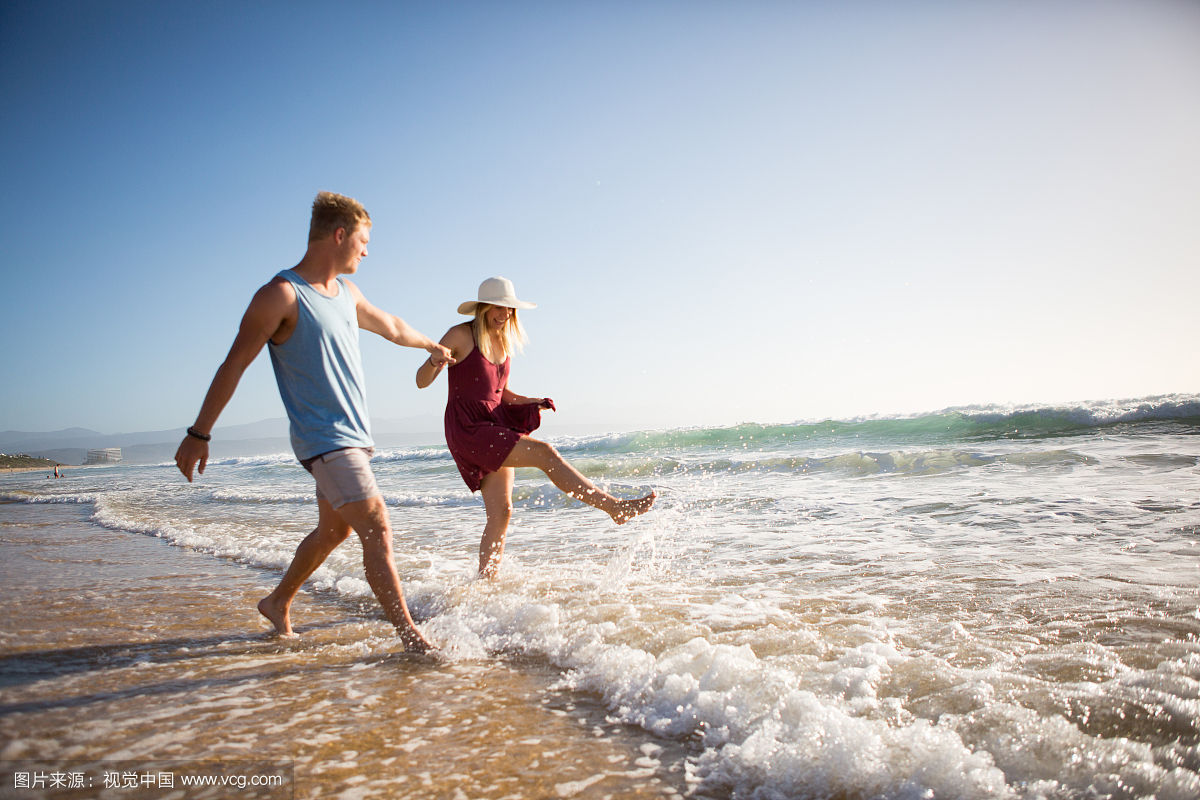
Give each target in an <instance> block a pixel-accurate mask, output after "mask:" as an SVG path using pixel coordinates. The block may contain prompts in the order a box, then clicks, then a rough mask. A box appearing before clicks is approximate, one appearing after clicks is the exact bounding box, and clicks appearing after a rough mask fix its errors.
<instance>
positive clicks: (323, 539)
mask: <svg viewBox="0 0 1200 800" xmlns="http://www.w3.org/2000/svg"><path fill="white" fill-rule="evenodd" d="M317 508H318V518H317V527H316V528H313V531H312V533H310V534H309V535H308V536H306V537H304V541H302V542H300V546H299V547H297V548H296V555H295V557H294V558H292V563H291V564H289V565H288V568H287V572H285V573H284V575H283V580H281V581H280V582H279V585H278V586H277V587H275V591H273V592H271V593H270V594H269V595H267V596H266V597H264V598H263V599H262V600H259V601H258V610H259V613H261V614H262V615H263V616H264V617H266V618H267V619H269V620H270V621H271V624H272V625H274V626H275V631H276V632H277V633H279V634H280V635H282V636H290V635H292V621H291V609H292V601H293V600H295V599H296V594H297V593H298V592H299V591H300V587H301V586H303V585H304V582H305V581H306V580H308V579H309V577H310V576H311V575H312V574H313V573H314V572H316V571H317V567H319V566H321V564H323V563H324V562H325V559H326V558H329V554H330V553H332V552H333V551H334V549H335V548H336V547H337V546H338V545H339V544H341V543H342V542H344V541H346V537H348V536H349V535H350V530H351V528H350V525H349V523H347V522H346V521H345V520H344V519H342V518H341V516H339V515H338V513H337V512H336V511H334V510H333V506H331V505H329V503H328V501H326V500H318V501H317Z"/></svg>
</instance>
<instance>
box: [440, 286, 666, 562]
mask: <svg viewBox="0 0 1200 800" xmlns="http://www.w3.org/2000/svg"><path fill="white" fill-rule="evenodd" d="M536 307H537V306H536V305H535V304H534V303H529V302H526V301H524V300H519V299H517V295H516V290H515V288H514V287H513V284H512V281H510V280H508V279H507V278H503V277H496V278H488V279H487V280H485V281H484V282H483V283H482V284H480V286H479V293H478V295H477V299H476V300H468V301H467V302H465V303H462V304H461V305H459V307H458V313H460V314H465V315H468V316H471V317H472V320H471V321H470V322H463V323H461V324H458V325H455V326H453V327H452V328H450V330H448V331H447V332H446V335H445V336H443V337H442V340H441V343H442V345H444V346H445V347H446V348H447V350H449V352H450V356H451V357H450V358H449V359H445V360H443V361H441V362H439V361H438V360H436V359H434V358H432V357H431V358H429V359H427V360H426V361H425V363H423V364H422V365H421V366H420V368H419V369H418V370H417V387H418V388H421V389H424V388H425V387H427V386H429V385H430V384H432V383H433V382H434V380H435V379H436V378H437V376H438V375H439V374H440V373H441V371H442V368H443V367H444V366H445V365H447V364H449V365H450V369H449V371H448V372H447V376H446V379H447V381H448V382H449V394H448V399H447V401H446V416H445V427H446V446H447V447H448V448H450V454H451V455H452V456H453V457H454V463H455V464H456V465H458V471H459V473H460V474H461V475H462V478H463V481H464V482H466V484H467V488H469V489H470V490H471V491H472V492H480V494H481V495H482V497H483V505H484V510H485V512H486V514H487V521H486V524H485V525H484V528H483V538H482V539H481V540H480V542H479V574H480V576H481V577H484V578H494V577H496V574H497V571H498V570H499V567H500V560H501V558H503V556H504V537H505V534H506V533H507V532H508V524H509V521H510V519H511V518H512V489H513V477H514V472H515V470H516V468H517V467H536V468H537V469H540V470H541V471H542V472H544V473H546V476H547V477H548V478H550V480H551V482H552V483H553V484H554V485H555V486H557V487H558V488H559V489H561V490H562V491H563V492H565V493H566V494H569V495H570V496H571V497H574V498H576V499H578V500H582V501H583V502H584V503H587V504H588V505H590V506H592V507H594V508H598V509H600V510H601V511H603V512H604V513H606V514H608V515H609V516H610V517H612V519H613V521H614V522H616V523H617V524H618V525H621V524H624V523H625V522H628V521H629V520H630V519H633V518H634V517H636V516H637V515H639V514H644V513H645V512H647V511H649V510H650V507H651V506H652V505H654V500H655V498H656V497H657V495H656V494H655V493H654V492H651V493H650V494H648V495H645V496H644V497H639V498H636V499H629V500H626V499H619V498H616V497H614V496H613V495H611V494H609V493H608V492H605V491H603V490H601V489H598V488H596V486H594V485H593V484H592V483H591V481H589V480H588V479H587V478H585V477H584V476H583V475H582V474H580V472H579V471H578V470H577V469H575V467H573V466H571V464H570V463H568V462H567V461H566V460H565V459H564V458H563V457H562V456H561V455H560V454H559V453H558V451H557V450H555V449H554V447H552V446H551V445H549V444H547V443H546V442H543V441H540V440H538V439H534V438H532V437H531V436H529V434H530V433H532V432H533V431H534V430H536V429H537V428H538V426H539V425H541V412H542V410H543V409H549V410H551V411H556V410H557V409H555V407H554V401H553V400H551V399H550V398H548V397H525V396H523V395H519V394H517V393H515V392H513V391H512V390H511V389H509V388H508V376H509V365H510V363H511V360H512V359H511V356H512V354H513V353H514V352H519V351H520V350H521V347H522V345H523V344H524V342H525V333H524V331H523V330H522V329H521V324H520V321H519V320H518V318H517V310H518V309H531V308H536Z"/></svg>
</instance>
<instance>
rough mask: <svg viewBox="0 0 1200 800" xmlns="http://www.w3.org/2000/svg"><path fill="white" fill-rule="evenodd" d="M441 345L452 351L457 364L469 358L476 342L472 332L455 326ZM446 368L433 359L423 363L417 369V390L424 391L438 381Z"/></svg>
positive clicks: (462, 326)
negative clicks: (443, 368)
mask: <svg viewBox="0 0 1200 800" xmlns="http://www.w3.org/2000/svg"><path fill="white" fill-rule="evenodd" d="M466 325H470V323H466ZM440 344H441V345H442V346H443V347H445V348H446V349H447V350H449V351H450V357H451V358H453V359H454V363H455V364H457V363H459V362H460V361H462V360H463V359H464V358H466V357H467V356H469V355H470V354H471V349H472V348H474V347H475V341H474V340H473V339H472V338H471V331H470V329H469V328H467V327H465V326H464V325H455V326H454V327H453V328H451V329H450V330H448V331H446V335H445V336H443V337H442V340H441V342H440ZM444 366H445V363H444V362H443V363H441V364H435V363H434V361H433V358H432V357H431V358H427V359H425V360H424V361H423V362H421V366H419V367H417V388H418V389H424V388H425V387H426V386H428V385H429V384H431V383H433V382H434V381H435V380H437V376H438V375H441V374H442V367H444Z"/></svg>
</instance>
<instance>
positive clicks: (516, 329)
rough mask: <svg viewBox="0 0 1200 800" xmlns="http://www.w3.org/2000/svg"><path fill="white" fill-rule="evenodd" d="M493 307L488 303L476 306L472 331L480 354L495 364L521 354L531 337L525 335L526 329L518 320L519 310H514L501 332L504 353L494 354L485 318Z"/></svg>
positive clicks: (501, 345) (501, 344)
mask: <svg viewBox="0 0 1200 800" xmlns="http://www.w3.org/2000/svg"><path fill="white" fill-rule="evenodd" d="M491 308H492V306H490V305H488V304H487V303H479V304H478V305H477V306H475V319H474V321H473V322H472V323H471V329H472V330H473V331H474V332H475V346H476V347H478V348H479V352H481V353H482V354H483V357H484V358H486V359H487V360H488V361H491V362H493V363H495V362H497V361H503V360H504V358H507V357H509V356H511V355H513V354H514V353H519V352H521V350H522V349H523V348H524V347H525V343H526V342H527V341H529V337H527V336H526V335H525V329H524V328H522V327H521V322H520V320H518V319H517V310H516V309H515V308H514V309H513V310H512V314H511V315H510V316H509V318H508V322H506V323H504V327H503V328H502V329H501V330H500V347H501V349H502V350H503V351H504V352H503V353H493V352H492V337H491V336H490V335H489V333H488V327H487V322H485V321H484V319H483V316H484V314H486V313H487V312H488V311H489V310H491Z"/></svg>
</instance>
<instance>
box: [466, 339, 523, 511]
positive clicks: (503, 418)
mask: <svg viewBox="0 0 1200 800" xmlns="http://www.w3.org/2000/svg"><path fill="white" fill-rule="evenodd" d="M510 361H511V359H508V358H506V359H504V363H503V364H498V365H497V364H493V363H492V362H491V361H488V360H487V359H486V358H484V357H483V353H481V352H479V347H478V346H477V347H475V348H474V349H473V350H472V351H471V352H470V353H469V354H467V357H466V358H464V359H463V360H462V361H460V362H459V363H457V364H453V365H451V366H450V368H449V370H447V372H446V378H447V379H448V381H449V383H450V395H449V398H448V399H447V401H446V446H447V447H449V448H450V455H452V456H454V463H455V464H457V465H458V471H459V472H460V473H461V474H462V477H463V480H464V481H466V483H467V487H468V488H469V489H470V490H471V491H472V492H477V491H479V486H480V483H481V481H482V480H483V476H484V475H487V474H488V473H489V472H495V471H496V470H498V469H500V466H501V465H502V464H503V463H504V459H506V458H508V454H509V453H511V452H512V449H513V447H515V446H516V444H517V441H518V440H519V439H520V438H521V434H523V433H531V432H533V431H534V430H537V427H538V426H539V425H541V424H542V412H541V409H540V408H539V407H538V406H537V404H536V403H529V404H526V405H514V404H512V403H502V402H501V401H500V398H501V396H502V395H503V394H504V387H505V386H507V385H508V365H509V362H510Z"/></svg>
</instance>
